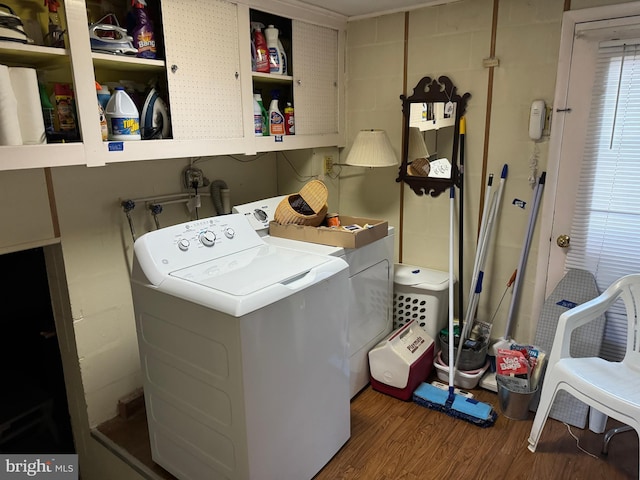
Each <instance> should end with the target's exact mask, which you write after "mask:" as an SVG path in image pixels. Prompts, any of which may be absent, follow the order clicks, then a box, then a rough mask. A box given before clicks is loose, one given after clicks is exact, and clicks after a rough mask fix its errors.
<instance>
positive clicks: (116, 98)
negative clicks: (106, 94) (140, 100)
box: [105, 87, 141, 141]
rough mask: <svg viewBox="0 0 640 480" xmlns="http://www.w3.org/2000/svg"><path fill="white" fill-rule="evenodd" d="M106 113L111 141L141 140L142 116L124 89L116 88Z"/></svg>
mask: <svg viewBox="0 0 640 480" xmlns="http://www.w3.org/2000/svg"><path fill="white" fill-rule="evenodd" d="M105 113H106V115H107V128H108V137H109V140H113V141H123V140H124V141H127V140H140V138H141V137H140V114H139V113H138V108H137V107H136V104H135V103H133V100H131V97H130V96H129V95H127V92H125V91H124V87H116V88H115V91H114V92H113V95H111V98H110V99H109V103H107V109H106V112H105Z"/></svg>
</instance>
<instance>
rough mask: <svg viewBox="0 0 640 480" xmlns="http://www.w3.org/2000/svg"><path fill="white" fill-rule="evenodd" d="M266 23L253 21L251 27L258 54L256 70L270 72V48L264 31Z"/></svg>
mask: <svg viewBox="0 0 640 480" xmlns="http://www.w3.org/2000/svg"><path fill="white" fill-rule="evenodd" d="M263 28H264V25H263V24H262V23H259V22H251V29H252V30H253V46H254V48H255V52H256V53H255V55H256V72H260V73H269V71H270V68H269V49H268V47H267V40H266V39H265V37H264V33H262V29H263Z"/></svg>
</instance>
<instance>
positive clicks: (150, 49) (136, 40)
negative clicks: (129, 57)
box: [127, 0, 156, 59]
mask: <svg viewBox="0 0 640 480" xmlns="http://www.w3.org/2000/svg"><path fill="white" fill-rule="evenodd" d="M131 7H132V8H131V10H130V11H129V13H128V14H127V33H128V34H129V35H131V37H133V47H134V48H137V49H138V53H137V55H136V56H137V57H140V58H152V59H153V58H156V39H155V35H154V33H153V22H152V21H151V18H150V17H149V12H147V2H146V0H131Z"/></svg>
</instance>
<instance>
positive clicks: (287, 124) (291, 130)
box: [284, 102, 296, 135]
mask: <svg viewBox="0 0 640 480" xmlns="http://www.w3.org/2000/svg"><path fill="white" fill-rule="evenodd" d="M284 131H285V132H286V134H287V135H295V133H296V129H295V121H294V118H293V106H292V105H291V102H287V106H286V107H284Z"/></svg>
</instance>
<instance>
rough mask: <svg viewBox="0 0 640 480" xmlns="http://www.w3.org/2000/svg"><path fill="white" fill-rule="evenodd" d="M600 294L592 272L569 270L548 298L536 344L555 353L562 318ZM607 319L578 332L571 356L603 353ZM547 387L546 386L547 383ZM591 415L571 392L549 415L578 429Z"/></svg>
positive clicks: (534, 406) (535, 401)
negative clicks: (553, 347)
mask: <svg viewBox="0 0 640 480" xmlns="http://www.w3.org/2000/svg"><path fill="white" fill-rule="evenodd" d="M599 294H600V292H599V291H598V287H597V285H596V280H595V278H594V276H593V275H592V274H591V272H588V271H586V270H579V269H569V270H568V271H567V273H566V275H565V276H564V278H563V279H562V280H560V282H559V283H558V285H557V286H556V288H555V289H554V290H553V292H551V295H549V297H547V299H546V300H545V302H544V305H543V307H542V312H541V313H540V319H539V321H538V327H537V330H536V336H535V341H534V345H536V346H538V347H540V349H542V350H543V351H545V352H547V354H549V353H551V347H552V346H553V339H554V337H555V334H556V329H557V327H558V319H559V318H560V315H562V314H563V313H564V312H566V311H567V310H569V309H571V308H573V307H576V306H578V305H580V304H582V303H584V302H587V301H589V300H591V299H593V298H595V297H597V296H598V295H599ZM605 321H606V320H605V316H604V315H602V316H601V317H600V318H598V319H597V320H594V321H593V322H590V323H588V324H587V325H584V326H582V327H579V328H578V329H576V331H575V332H574V333H573V335H572V337H571V355H572V356H574V357H593V356H598V355H599V353H600V345H601V344H602V336H603V334H604V327H605ZM543 385H544V383H543ZM539 397H540V393H539V392H538V394H537V395H536V396H535V398H534V399H533V400H532V402H531V405H530V408H531V410H532V411H534V412H535V411H536V410H537V408H538V403H539V400H540V398H539ZM588 414H589V406H588V405H586V404H584V403H582V402H581V401H579V400H577V399H575V398H574V397H573V396H571V395H569V394H568V393H567V392H564V391H559V392H558V394H557V396H556V399H555V401H554V402H553V406H552V407H551V412H550V413H549V416H550V417H551V418H554V419H556V420H559V421H561V422H565V423H568V424H569V425H573V426H575V427H578V428H584V427H585V425H586V422H587V418H588Z"/></svg>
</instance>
